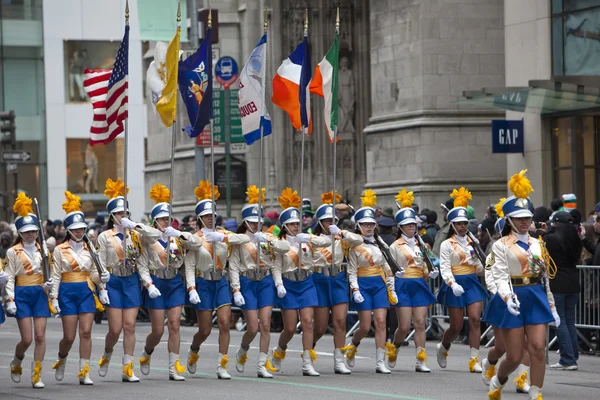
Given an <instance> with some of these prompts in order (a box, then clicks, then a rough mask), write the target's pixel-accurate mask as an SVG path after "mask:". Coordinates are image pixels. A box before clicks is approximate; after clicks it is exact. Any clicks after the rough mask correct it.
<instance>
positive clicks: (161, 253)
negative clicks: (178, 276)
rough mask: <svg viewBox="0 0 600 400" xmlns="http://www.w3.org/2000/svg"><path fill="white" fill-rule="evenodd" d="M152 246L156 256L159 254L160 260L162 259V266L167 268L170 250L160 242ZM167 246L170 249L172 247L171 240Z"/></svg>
mask: <svg viewBox="0 0 600 400" xmlns="http://www.w3.org/2000/svg"><path fill="white" fill-rule="evenodd" d="M150 246H151V247H152V250H154V251H155V252H156V254H158V258H160V262H161V264H162V266H163V267H166V266H167V251H168V250H167V249H165V248H164V247H163V246H162V244H160V242H159V241H158V240H157V241H156V242H154V243H152V244H151V245H150ZM167 246H168V247H170V246H171V240H169V242H168V243H167Z"/></svg>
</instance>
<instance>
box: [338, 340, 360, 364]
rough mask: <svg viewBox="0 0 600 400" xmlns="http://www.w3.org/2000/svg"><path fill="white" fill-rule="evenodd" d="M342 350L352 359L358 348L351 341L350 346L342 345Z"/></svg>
mask: <svg viewBox="0 0 600 400" xmlns="http://www.w3.org/2000/svg"><path fill="white" fill-rule="evenodd" d="M340 350H341V351H342V353H344V354H345V355H346V358H347V359H349V360H352V359H353V358H354V356H355V355H356V352H357V351H358V348H357V347H356V346H355V345H353V344H352V343H350V344H349V345H348V346H345V347H342V348H341V349H340Z"/></svg>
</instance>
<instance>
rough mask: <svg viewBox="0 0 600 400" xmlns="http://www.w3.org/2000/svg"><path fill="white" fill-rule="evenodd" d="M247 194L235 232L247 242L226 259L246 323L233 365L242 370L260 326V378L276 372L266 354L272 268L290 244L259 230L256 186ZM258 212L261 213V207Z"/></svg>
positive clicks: (234, 292) (234, 295)
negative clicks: (247, 238)
mask: <svg viewBox="0 0 600 400" xmlns="http://www.w3.org/2000/svg"><path fill="white" fill-rule="evenodd" d="M264 192H265V189H264V188H263V189H262V193H261V194H260V195H261V196H262V202H264V195H265V194H264ZM246 194H247V195H248V204H247V205H245V206H244V208H242V219H243V223H242V225H240V227H239V228H238V230H237V233H240V234H242V233H244V234H246V235H248V237H249V238H250V243H246V244H243V245H235V246H232V251H231V258H230V260H229V274H230V279H231V290H232V291H233V302H234V303H235V305H236V306H238V307H240V308H241V309H242V311H243V312H244V319H245V320H246V324H247V329H246V332H245V333H244V336H243V337H242V343H241V345H240V348H239V349H238V351H237V353H236V369H237V371H238V372H240V373H241V372H244V367H245V364H246V361H247V360H248V355H247V352H248V349H249V348H250V343H252V341H253V340H254V338H255V337H256V334H257V333H258V331H259V329H260V352H259V354H258V366H257V371H256V372H257V375H258V377H259V378H272V377H273V375H272V374H271V372H275V369H274V368H273V366H272V365H271V363H270V361H269V360H268V357H267V353H268V352H269V343H270V339H271V337H270V336H271V312H272V311H273V305H274V304H275V283H274V282H273V276H272V273H271V270H272V269H273V268H274V265H275V264H280V263H281V259H282V257H283V255H284V254H285V253H287V252H288V251H289V250H290V244H289V243H288V242H286V241H285V240H281V239H278V238H276V237H275V236H273V235H272V234H270V233H267V234H264V233H262V232H258V226H259V224H258V222H259V219H258V218H259V209H258V196H259V192H258V188H257V187H256V186H250V187H249V188H248V191H247V192H246ZM260 215H263V212H262V209H261V210H260ZM261 222H262V221H261ZM257 244H258V245H259V248H260V250H258V248H257ZM259 257H260V262H259ZM257 264H258V265H257ZM259 321H260V327H259Z"/></svg>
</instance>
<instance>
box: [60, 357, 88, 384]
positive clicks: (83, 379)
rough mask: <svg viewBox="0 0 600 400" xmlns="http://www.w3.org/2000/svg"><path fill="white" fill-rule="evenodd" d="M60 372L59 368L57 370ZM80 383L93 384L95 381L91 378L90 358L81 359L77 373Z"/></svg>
mask: <svg viewBox="0 0 600 400" xmlns="http://www.w3.org/2000/svg"><path fill="white" fill-rule="evenodd" d="M57 373H58V370H57ZM77 377H78V378H79V384H80V385H93V384H94V382H92V380H91V379H90V360H85V359H80V360H79V373H78V374H77Z"/></svg>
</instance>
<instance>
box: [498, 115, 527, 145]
mask: <svg viewBox="0 0 600 400" xmlns="http://www.w3.org/2000/svg"><path fill="white" fill-rule="evenodd" d="M523 132H524V129H523V120H517V121H508V120H504V119H495V120H492V153H521V154H523V153H524V152H525V142H524V136H523Z"/></svg>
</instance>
